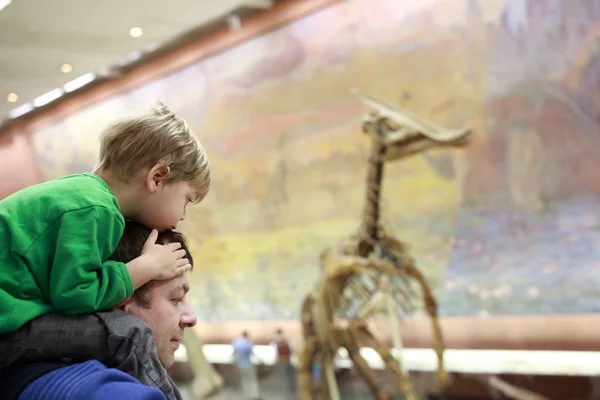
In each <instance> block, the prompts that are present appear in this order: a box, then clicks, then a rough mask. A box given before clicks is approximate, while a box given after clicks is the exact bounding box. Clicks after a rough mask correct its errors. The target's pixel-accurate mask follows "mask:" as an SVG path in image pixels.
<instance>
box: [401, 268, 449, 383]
mask: <svg viewBox="0 0 600 400" xmlns="http://www.w3.org/2000/svg"><path fill="white" fill-rule="evenodd" d="M404 272H405V273H406V274H408V276H410V277H413V278H414V279H416V280H417V282H418V283H419V286H421V289H422V291H423V299H424V301H425V307H426V309H427V314H429V317H430V318H431V328H432V330H433V340H434V343H435V352H436V354H437V358H438V369H437V372H436V390H438V391H440V390H441V389H442V388H443V387H444V385H445V384H446V383H447V381H448V373H447V372H446V370H445V369H444V338H443V336H442V329H441V328H440V322H439V320H438V313H437V303H436V301H435V298H434V297H433V294H432V293H431V288H430V287H429V285H428V284H427V281H426V280H425V277H424V276H423V274H422V273H421V271H419V270H418V269H417V268H416V267H415V266H414V265H405V266H404Z"/></svg>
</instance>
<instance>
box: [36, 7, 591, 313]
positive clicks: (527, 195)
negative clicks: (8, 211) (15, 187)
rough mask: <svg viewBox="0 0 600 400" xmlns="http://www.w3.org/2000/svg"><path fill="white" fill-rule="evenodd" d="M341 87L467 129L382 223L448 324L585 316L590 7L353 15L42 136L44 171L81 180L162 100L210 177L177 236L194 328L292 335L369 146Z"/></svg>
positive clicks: (395, 185) (258, 44)
mask: <svg viewBox="0 0 600 400" xmlns="http://www.w3.org/2000/svg"><path fill="white" fill-rule="evenodd" d="M412 3H418V4H412ZM351 88H358V89H359V90H360V91H362V92H363V93H367V94H370V95H373V96H375V97H378V98H381V99H386V100H387V101H388V102H390V103H392V104H396V105H398V106H403V107H406V108H408V109H410V110H412V111H414V112H417V113H419V114H420V115H422V116H423V117H425V118H427V119H429V120H432V121H434V122H436V123H437V124H439V125H442V126H446V127H458V126H462V125H463V124H465V123H466V122H468V121H472V122H473V124H474V126H475V130H474V139H473V144H472V145H471V146H470V147H469V148H468V149H467V150H465V151H462V152H460V153H454V152H447V151H438V152H432V153H429V154H427V155H425V156H419V157H415V158H412V159H410V160H408V161H405V162H402V163H396V164H390V165H389V166H387V167H386V168H387V170H386V174H385V175H386V180H385V183H384V186H385V189H384V196H385V201H384V203H385V204H384V219H385V221H386V222H387V224H388V225H389V229H390V230H392V231H393V232H394V233H395V234H396V236H398V237H399V238H401V239H402V240H403V241H406V242H408V243H411V244H412V246H413V248H412V252H413V254H414V255H415V257H416V259H417V260H418V261H419V264H420V268H421V270H422V271H423V272H424V273H425V274H426V275H427V277H428V279H429V280H430V282H431V283H432V284H433V286H434V288H435V295H436V297H437V298H438V300H439V304H440V313H441V315H481V316H485V315H501V314H546V313H583V312H595V311H596V308H597V305H596V304H599V300H600V196H599V195H600V174H598V173H595V171H597V170H598V166H600V152H598V151H597V150H596V149H597V148H598V146H599V145H600V135H599V134H598V132H599V121H600V94H599V93H600V3H598V2H596V1H594V0H582V1H578V2H572V3H571V2H569V3H568V6H567V1H566V0H547V1H539V0H487V1H483V0H459V1H452V2H450V1H442V0H437V1H436V0H427V1H426V0H422V1H419V2H397V1H394V0H381V1H378V2H377V3H373V2H370V1H368V0H349V1H345V2H342V3H340V4H337V5H334V6H332V7H329V8H327V9H324V10H322V11H319V12H317V13H315V14H313V15H310V16H307V17H304V18H302V19H300V20H297V21H295V22H293V23H291V24H289V25H287V26H285V27H282V28H280V29H278V30H276V31H273V32H269V33H267V34H264V35H262V36H259V37H256V38H253V39H252V40H249V41H247V42H245V43H243V44H241V45H238V46H236V47H234V48H231V49H229V50H227V51H225V52H223V53H220V54H217V55H215V56H212V57H210V58H208V59H205V60H203V61H201V62H199V63H198V64H195V65H192V66H189V67H187V68H185V69H183V70H180V71H177V72H175V73H173V74H171V75H169V76H166V77H164V78H162V79H160V80H157V81H154V82H152V83H150V84H147V85H145V86H142V87H140V88H138V89H136V90H134V91H132V92H129V93H125V94H123V95H121V96H119V97H115V98H112V99H110V100H108V101H105V102H101V103H98V104H95V105H94V106H91V107H89V108H87V109H85V110H83V111H81V112H79V113H77V114H74V115H71V116H69V117H67V118H65V119H63V120H61V121H58V122H56V123H54V124H53V125H50V126H47V127H44V128H43V129H40V130H39V131H37V132H36V133H35V137H34V142H35V146H36V150H37V154H38V159H39V164H40V170H41V173H42V174H43V176H44V178H45V179H51V178H55V177H57V176H60V175H64V174H68V173H76V172H82V171H87V170H89V169H90V168H92V166H93V160H94V159H95V158H96V155H97V138H98V133H99V131H100V129H101V128H102V126H103V125H104V124H105V123H106V122H107V121H108V120H110V119H113V118H115V117H118V116H119V115H121V114H122V113H124V112H130V111H134V110H139V109H143V108H146V107H148V106H149V104H150V103H151V102H152V101H153V100H158V99H160V100H162V101H164V102H165V103H167V104H168V105H169V106H170V107H172V108H173V110H175V111H176V112H177V113H178V114H179V115H181V116H183V117H184V118H186V119H187V120H188V122H189V123H190V125H191V126H192V127H193V129H194V131H195V132H196V134H197V135H198V136H199V137H200V139H201V140H202V142H203V143H204V145H205V147H206V149H207V151H208V153H209V156H210V158H211V162H212V167H213V174H214V175H213V176H214V178H213V182H214V184H213V188H212V191H211V193H210V194H209V196H208V197H207V199H206V200H205V201H204V202H203V203H202V204H201V205H200V206H197V207H194V208H193V209H192V211H191V213H190V215H189V216H188V218H187V219H186V221H185V222H184V223H183V224H182V226H181V228H182V230H183V232H185V233H186V234H188V235H189V236H190V238H191V240H192V244H193V247H194V251H195V257H196V258H197V259H198V266H197V267H196V268H195V271H194V273H193V275H192V276H193V278H192V279H193V284H194V285H195V289H196V290H195V291H194V293H195V296H196V297H194V298H193V301H194V305H195V306H196V308H197V311H198V313H199V316H200V317H201V318H203V319H204V320H206V321H213V320H243V319H251V320H261V319H295V318H296V317H297V315H298V311H299V305H300V301H301V298H302V295H303V294H304V293H305V292H306V291H307V290H308V289H309V288H310V287H311V285H312V284H313V282H314V281H315V280H316V277H317V272H318V271H317V270H318V254H319V252H320V251H321V250H322V249H323V248H324V247H326V246H328V245H331V244H333V243H335V242H336V241H337V240H338V239H339V238H340V237H343V236H346V235H347V234H348V233H350V232H352V229H353V228H354V226H355V225H356V223H357V221H358V218H359V216H360V210H361V204H362V193H363V187H364V186H363V182H364V176H365V173H366V171H365V164H366V163H365V160H366V157H367V151H368V140H367V138H366V137H364V136H363V134H362V133H361V132H360V122H361V117H362V115H363V113H364V111H365V109H364V108H363V107H362V106H361V105H360V103H359V102H358V101H357V100H356V99H355V98H354V97H353V96H351V95H350V89H351Z"/></svg>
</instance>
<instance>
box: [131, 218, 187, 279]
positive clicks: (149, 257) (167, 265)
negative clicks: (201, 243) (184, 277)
mask: <svg viewBox="0 0 600 400" xmlns="http://www.w3.org/2000/svg"><path fill="white" fill-rule="evenodd" d="M157 238H158V231H157V230H156V229H153V230H152V232H150V235H149V236H148V239H146V243H144V247H143V248H142V254H141V255H142V256H144V258H145V259H146V261H147V262H148V267H149V268H150V269H151V274H152V278H151V280H152V279H170V278H173V277H174V276H177V275H179V274H181V273H183V272H185V271H188V270H190V269H191V268H192V265H191V264H190V262H189V260H188V259H187V258H185V254H186V252H185V250H183V249H181V243H168V244H165V245H161V244H157V243H156V239H157Z"/></svg>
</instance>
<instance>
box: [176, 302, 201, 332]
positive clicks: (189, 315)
mask: <svg viewBox="0 0 600 400" xmlns="http://www.w3.org/2000/svg"><path fill="white" fill-rule="evenodd" d="M197 323H198V317H196V313H195V312H194V310H193V309H192V307H190V306H189V305H188V306H187V307H186V310H185V311H184V312H183V314H181V318H180V319H179V326H181V327H182V328H191V327H193V326H194V325H196V324H197Z"/></svg>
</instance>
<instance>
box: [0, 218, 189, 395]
mask: <svg viewBox="0 0 600 400" xmlns="http://www.w3.org/2000/svg"><path fill="white" fill-rule="evenodd" d="M149 234H150V230H148V229H147V228H145V227H142V226H141V225H139V224H136V223H133V222H128V223H127V227H126V229H125V232H124V234H123V237H122V239H121V241H120V243H119V245H118V247H117V249H116V250H115V253H114V255H113V258H114V259H115V260H117V261H121V262H129V261H130V260H132V259H134V258H136V257H137V256H139V255H140V253H141V249H142V247H143V245H144V242H145V241H146V239H147V238H148V235H149ZM171 242H180V243H181V245H182V248H183V249H185V250H186V252H187V257H188V259H189V261H190V264H192V265H193V259H192V257H191V255H190V254H189V250H188V248H187V245H186V243H185V238H184V237H183V235H181V234H179V233H177V232H172V231H167V232H162V233H160V235H159V238H158V240H157V243H162V244H167V243H171ZM188 290H189V284H188V281H187V275H186V274H185V273H184V274H181V275H178V276H176V277H174V278H171V279H169V280H161V281H151V282H149V283H147V284H146V285H144V286H142V287H140V288H139V289H138V290H136V291H135V292H134V294H133V296H132V297H131V298H129V299H127V300H126V301H125V302H124V303H123V304H122V305H120V307H119V308H120V310H117V311H113V312H109V313H107V314H110V318H107V319H110V320H111V321H112V323H114V324H115V325H117V326H118V324H119V323H120V322H121V321H122V318H121V319H120V318H119V317H120V316H123V315H125V314H124V313H128V314H131V315H134V316H136V317H138V318H139V319H140V321H139V329H141V330H142V331H143V332H144V338H146V341H147V345H144V346H140V347H138V348H128V347H127V346H126V345H123V344H122V342H119V341H120V340H121V339H122V338H120V337H119V338H115V341H116V342H115V343H119V344H118V345H119V346H121V347H122V351H127V352H128V353H129V354H131V358H133V357H136V353H137V352H139V351H147V350H148V349H149V351H156V352H157V355H158V360H159V361H160V363H161V364H162V365H163V366H164V367H165V368H168V367H170V366H171V365H173V363H174V362H175V350H177V348H178V347H179V342H180V341H181V339H182V337H183V332H184V329H186V328H189V327H193V326H194V325H196V322H197V319H196V315H195V314H194V312H193V310H192V308H191V307H190V306H189V305H188V304H187V302H186V300H185V296H186V294H187V292H188ZM128 320H130V318H128ZM148 327H149V328H150V329H148ZM152 341H154V342H155V346H154V345H152ZM63 361H65V363H64V364H57V363H55V362H52V363H33V364H25V365H23V366H17V367H14V368H12V370H10V371H8V373H7V372H3V374H2V375H0V378H1V379H0V380H2V381H4V382H6V381H7V380H10V382H11V384H10V385H6V388H1V389H0V390H4V389H6V390H7V391H9V392H10V391H11V390H12V392H13V393H14V389H12V388H18V390H19V393H17V396H18V397H13V398H17V399H18V400H27V399H36V400H109V399H115V398H123V399H131V400H164V399H165V396H164V394H163V393H162V392H161V391H160V390H158V389H155V388H151V387H148V386H144V385H142V384H141V383H140V382H139V381H138V380H137V379H135V378H134V377H133V376H131V375H127V374H125V373H124V372H121V371H120V370H118V369H116V368H108V367H107V366H105V365H103V364H101V363H100V362H99V361H96V360H92V361H86V362H81V363H75V364H71V365H68V362H69V361H70V360H63ZM15 371H16V372H15ZM23 382H25V385H23ZM0 386H1V385H0ZM23 386H24V387H23ZM3 393H4V394H6V393H7V392H6V391H5V392H3ZM9 395H10V393H9ZM9 397H10V396H9Z"/></svg>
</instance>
